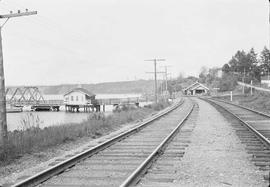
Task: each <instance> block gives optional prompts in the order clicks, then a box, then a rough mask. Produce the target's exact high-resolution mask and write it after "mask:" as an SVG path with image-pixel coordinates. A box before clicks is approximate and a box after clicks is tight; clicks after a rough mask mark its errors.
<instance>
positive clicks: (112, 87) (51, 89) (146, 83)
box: [38, 80, 154, 94]
mask: <svg viewBox="0 0 270 187" xmlns="http://www.w3.org/2000/svg"><path fill="white" fill-rule="evenodd" d="M79 86H81V87H82V88H85V89H87V90H89V91H91V92H93V93H95V94H97V93H99V94H103V93H104V94H108V93H112V94H120V93H153V89H154V81H153V80H137V81H122V82H106V83H98V84H62V85H54V86H38V88H39V90H40V91H41V92H42V93H43V94H64V93H66V92H68V91H70V90H71V89H73V88H77V87H79Z"/></svg>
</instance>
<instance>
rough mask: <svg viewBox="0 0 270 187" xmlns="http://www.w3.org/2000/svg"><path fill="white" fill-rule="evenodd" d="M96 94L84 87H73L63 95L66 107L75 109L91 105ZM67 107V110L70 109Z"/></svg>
mask: <svg viewBox="0 0 270 187" xmlns="http://www.w3.org/2000/svg"><path fill="white" fill-rule="evenodd" d="M95 97H96V95H95V94H93V93H91V92H89V91H88V90H86V89H84V88H75V89H73V90H71V91H69V92H68V93H66V94H65V95H64V99H65V101H64V102H65V105H66V108H70V109H74V108H75V109H77V110H79V108H84V109H85V107H87V106H90V105H93V104H94V102H95ZM70 109H68V110H70Z"/></svg>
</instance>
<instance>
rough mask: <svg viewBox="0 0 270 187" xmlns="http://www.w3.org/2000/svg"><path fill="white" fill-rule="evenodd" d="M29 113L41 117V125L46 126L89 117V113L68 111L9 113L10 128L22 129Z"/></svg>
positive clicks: (35, 117) (34, 116)
mask: <svg viewBox="0 0 270 187" xmlns="http://www.w3.org/2000/svg"><path fill="white" fill-rule="evenodd" d="M29 114H31V115H33V118H34V119H37V118H39V127H40V128H44V127H47V126H51V125H59V124H61V123H76V122H81V121H83V120H85V119H87V116H88V115H89V113H66V112H21V113H8V114H7V125H8V130H9V131H13V130H16V129H22V120H23V119H27V118H28V116H29ZM31 117H32V116H31Z"/></svg>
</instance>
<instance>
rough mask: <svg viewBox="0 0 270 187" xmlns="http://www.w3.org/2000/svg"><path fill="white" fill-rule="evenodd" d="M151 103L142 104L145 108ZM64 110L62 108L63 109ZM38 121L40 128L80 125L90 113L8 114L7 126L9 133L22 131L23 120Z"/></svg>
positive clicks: (108, 96)
mask: <svg viewBox="0 0 270 187" xmlns="http://www.w3.org/2000/svg"><path fill="white" fill-rule="evenodd" d="M139 96H140V94H99V95H97V98H127V97H139ZM60 97H62V96H60V95H44V98H46V99H59V98H60ZM145 104H149V103H140V106H143V105H145ZM61 108H62V107H61ZM105 110H106V114H107V115H108V114H111V113H112V110H113V106H106V108H105ZM30 114H31V117H32V118H34V119H36V118H39V127H40V128H44V127H47V126H52V125H59V124H63V123H78V122H81V121H83V120H86V119H87V117H88V115H89V113H83V112H79V113H70V112H68V113H67V112H64V111H60V112H21V113H8V114H7V125H8V130H9V131H14V130H16V129H22V126H23V125H22V123H23V122H22V120H23V119H26V118H27V117H29V115H30Z"/></svg>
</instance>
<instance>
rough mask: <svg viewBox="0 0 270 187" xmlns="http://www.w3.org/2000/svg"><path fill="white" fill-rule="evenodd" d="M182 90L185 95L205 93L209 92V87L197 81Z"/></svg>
mask: <svg viewBox="0 0 270 187" xmlns="http://www.w3.org/2000/svg"><path fill="white" fill-rule="evenodd" d="M183 91H184V94H185V95H206V94H208V93H209V88H207V87H206V86H204V85H203V84H201V83H199V82H195V83H193V84H192V85H190V86H188V87H186V88H185V89H183Z"/></svg>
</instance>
